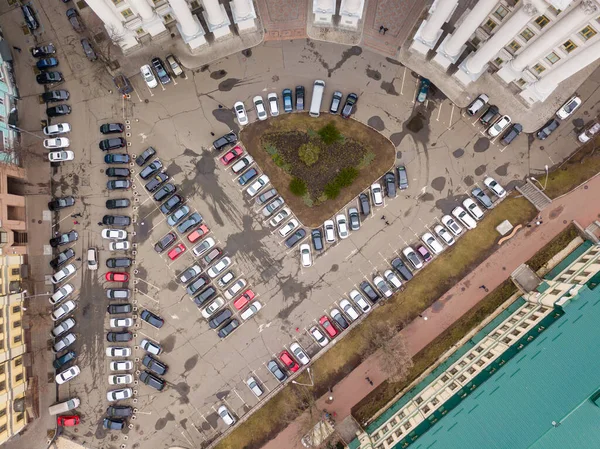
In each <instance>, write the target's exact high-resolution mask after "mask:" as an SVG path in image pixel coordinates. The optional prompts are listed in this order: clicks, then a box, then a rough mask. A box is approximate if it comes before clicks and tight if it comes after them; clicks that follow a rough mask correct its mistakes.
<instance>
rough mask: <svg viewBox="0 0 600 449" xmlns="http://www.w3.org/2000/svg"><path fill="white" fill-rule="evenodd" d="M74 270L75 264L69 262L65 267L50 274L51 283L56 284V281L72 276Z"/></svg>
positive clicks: (75, 269)
mask: <svg viewBox="0 0 600 449" xmlns="http://www.w3.org/2000/svg"><path fill="white" fill-rule="evenodd" d="M76 271H77V268H75V265H73V264H72V263H70V264H69V265H67V266H66V267H64V268H61V269H60V270H59V271H57V272H56V273H54V274H53V275H52V277H51V278H50V280H51V281H52V283H53V284H58V283H60V282H62V281H64V280H65V279H67V278H69V277H71V276H73V275H74V274H75V272H76Z"/></svg>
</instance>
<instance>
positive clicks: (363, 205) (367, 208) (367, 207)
mask: <svg viewBox="0 0 600 449" xmlns="http://www.w3.org/2000/svg"><path fill="white" fill-rule="evenodd" d="M358 203H359V204H360V212H361V213H362V214H363V215H369V214H370V213H371V204H370V203H369V196H368V195H367V194H365V193H361V194H360V195H358Z"/></svg>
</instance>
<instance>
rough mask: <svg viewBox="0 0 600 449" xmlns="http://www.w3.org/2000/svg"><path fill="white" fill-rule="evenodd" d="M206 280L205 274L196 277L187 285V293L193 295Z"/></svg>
mask: <svg viewBox="0 0 600 449" xmlns="http://www.w3.org/2000/svg"><path fill="white" fill-rule="evenodd" d="M208 282H209V281H208V277H207V276H205V275H201V276H200V277H198V279H196V280H195V281H194V282H192V283H191V284H190V285H188V286H187V288H186V292H187V294H188V295H190V296H193V295H194V294H196V292H197V291H199V290H200V289H201V288H203V287H204V286H206V285H207V284H208Z"/></svg>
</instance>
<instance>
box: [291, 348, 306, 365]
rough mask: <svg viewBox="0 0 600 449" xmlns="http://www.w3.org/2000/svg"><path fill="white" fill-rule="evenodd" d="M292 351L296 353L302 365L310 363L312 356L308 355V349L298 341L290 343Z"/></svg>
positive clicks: (295, 355)
mask: <svg viewBox="0 0 600 449" xmlns="http://www.w3.org/2000/svg"><path fill="white" fill-rule="evenodd" d="M290 351H291V352H292V354H294V357H295V358H296V360H298V361H299V362H300V363H301V364H302V365H308V364H309V363H310V357H309V356H308V355H306V351H304V349H303V348H302V346H300V345H299V344H298V343H292V344H291V345H290Z"/></svg>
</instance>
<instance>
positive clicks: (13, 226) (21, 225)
mask: <svg viewBox="0 0 600 449" xmlns="http://www.w3.org/2000/svg"><path fill="white" fill-rule="evenodd" d="M25 179H26V178H25V169H23V168H20V167H17V166H15V165H12V164H5V163H2V162H0V254H8V255H10V254H21V255H23V254H25V253H26V251H27V246H26V245H27V222H26V217H25V196H24V195H23V192H22V191H21V190H20V189H19V188H18V187H19V184H20V183H22V182H24V181H25ZM15 231H16V232H17V233H18V234H15ZM19 240H21V241H19Z"/></svg>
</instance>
